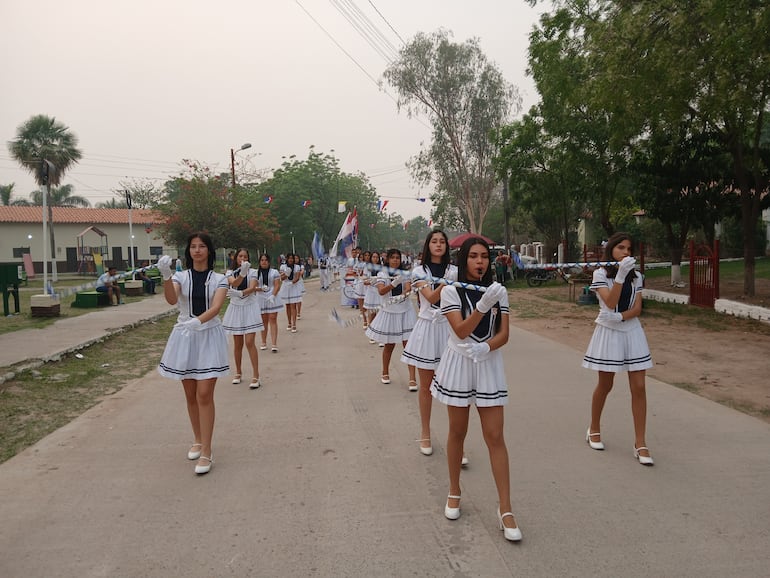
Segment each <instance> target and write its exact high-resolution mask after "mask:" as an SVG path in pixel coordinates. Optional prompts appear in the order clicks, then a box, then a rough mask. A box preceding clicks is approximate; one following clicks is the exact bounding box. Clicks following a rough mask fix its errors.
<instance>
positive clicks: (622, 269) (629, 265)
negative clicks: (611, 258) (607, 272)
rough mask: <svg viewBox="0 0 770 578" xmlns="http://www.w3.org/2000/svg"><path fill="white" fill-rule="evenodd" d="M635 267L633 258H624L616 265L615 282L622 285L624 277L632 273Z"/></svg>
mask: <svg viewBox="0 0 770 578" xmlns="http://www.w3.org/2000/svg"><path fill="white" fill-rule="evenodd" d="M635 265H636V259H634V258H633V257H625V258H624V259H623V260H622V261H621V262H620V264H619V265H618V272H617V273H615V282H616V283H624V282H625V280H626V276H627V275H628V274H629V273H630V272H631V271H633V269H634V266H635Z"/></svg>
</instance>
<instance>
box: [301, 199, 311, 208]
mask: <svg viewBox="0 0 770 578" xmlns="http://www.w3.org/2000/svg"><path fill="white" fill-rule="evenodd" d="M309 206H310V201H302V207H303V208H304V207H309Z"/></svg>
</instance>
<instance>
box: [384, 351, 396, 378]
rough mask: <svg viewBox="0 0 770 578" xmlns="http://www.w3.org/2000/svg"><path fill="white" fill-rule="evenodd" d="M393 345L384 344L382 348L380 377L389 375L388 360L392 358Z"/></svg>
mask: <svg viewBox="0 0 770 578" xmlns="http://www.w3.org/2000/svg"><path fill="white" fill-rule="evenodd" d="M395 348H396V344H395V343H386V344H385V347H383V348H382V375H390V373H389V372H390V358H391V357H392V356H393V350H394V349H395Z"/></svg>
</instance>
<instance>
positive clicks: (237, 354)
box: [233, 335, 243, 375]
mask: <svg viewBox="0 0 770 578" xmlns="http://www.w3.org/2000/svg"><path fill="white" fill-rule="evenodd" d="M233 344H234V349H233V357H234V358H235V374H236V375H241V374H242V373H243V372H242V371H241V364H242V363H241V362H242V360H243V335H233Z"/></svg>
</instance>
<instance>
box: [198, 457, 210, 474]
mask: <svg viewBox="0 0 770 578" xmlns="http://www.w3.org/2000/svg"><path fill="white" fill-rule="evenodd" d="M198 459H199V460H207V461H208V463H207V464H206V465H205V466H202V465H200V464H195V473H196V474H208V473H209V472H210V471H211V466H212V465H214V456H210V457H208V458H207V457H206V456H201V457H200V458H198Z"/></svg>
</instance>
